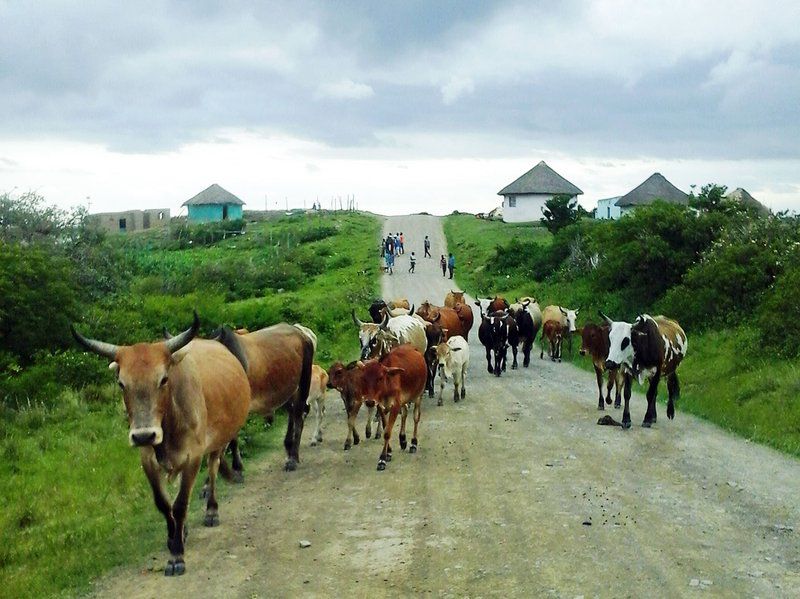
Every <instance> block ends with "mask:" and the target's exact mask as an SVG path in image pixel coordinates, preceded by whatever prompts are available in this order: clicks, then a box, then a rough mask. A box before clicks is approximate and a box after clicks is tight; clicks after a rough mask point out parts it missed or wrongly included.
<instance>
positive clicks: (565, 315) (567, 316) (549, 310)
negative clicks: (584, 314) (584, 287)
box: [542, 305, 581, 356]
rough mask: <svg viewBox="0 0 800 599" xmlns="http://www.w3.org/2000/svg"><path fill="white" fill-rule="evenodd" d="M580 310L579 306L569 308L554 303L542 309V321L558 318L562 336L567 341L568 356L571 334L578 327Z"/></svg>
mask: <svg viewBox="0 0 800 599" xmlns="http://www.w3.org/2000/svg"><path fill="white" fill-rule="evenodd" d="M580 311H581V309H580V308H575V309H574V310H571V309H569V308H564V307H563V306H555V305H550V306H547V307H546V308H545V309H544V310H543V311H542V322H547V321H548V320H558V321H559V322H561V326H562V327H563V331H562V332H563V338H564V339H565V340H566V341H567V349H568V350H569V354H570V356H571V355H572V334H573V333H574V332H575V331H576V330H577V328H578V327H577V323H578V313H579V312H580ZM542 341H544V337H542Z"/></svg>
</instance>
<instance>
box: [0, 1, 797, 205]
mask: <svg viewBox="0 0 800 599" xmlns="http://www.w3.org/2000/svg"><path fill="white" fill-rule="evenodd" d="M0 23H2V24H3V27H2V29H3V35H2V36H0V89H2V93H0V114H1V115H2V118H0V193H2V192H11V193H12V194H18V193H21V192H25V191H28V190H35V191H38V192H39V193H40V194H42V195H44V196H45V197H46V198H47V199H48V200H50V201H52V202H54V203H58V204H59V205H62V206H69V205H74V204H78V203H83V204H85V203H86V202H87V201H89V202H91V210H92V211H106V210H122V209H130V208H155V207H170V208H172V209H173V210H175V211H177V209H178V207H179V206H180V204H181V203H182V202H183V201H184V200H186V199H188V198H189V197H191V196H193V195H194V194H196V193H198V192H199V191H201V190H203V189H204V188H206V187H207V186H208V185H210V184H211V183H219V184H220V185H222V186H223V187H225V188H226V189H228V190H229V191H231V192H232V193H234V194H236V195H238V196H239V197H240V198H242V199H243V200H244V201H245V202H246V203H247V207H248V208H252V209H259V208H263V207H264V206H265V203H268V205H269V207H271V208H272V207H276V206H279V207H283V206H284V204H285V203H286V202H288V204H289V206H303V205H304V203H305V205H307V206H310V205H311V203H312V202H313V201H315V200H316V199H317V198H319V199H320V200H321V201H322V203H323V205H327V204H328V202H329V201H330V198H331V197H333V196H341V197H345V196H347V195H349V194H354V195H355V198H356V200H357V201H358V203H359V207H361V208H363V209H370V210H374V211H376V212H381V213H385V214H397V213H404V212H411V211H418V210H428V211H430V212H434V213H440V214H441V213H448V212H450V211H452V210H454V209H459V210H465V211H483V210H489V209H491V208H493V207H494V206H495V205H497V204H498V203H499V197H498V196H497V195H496V193H497V191H498V190H499V189H501V188H502V187H504V186H505V185H506V184H508V183H510V182H511V181H512V180H514V179H515V178H516V177H518V176H519V175H521V174H522V173H524V172H525V171H526V170H528V169H529V168H531V167H532V166H534V165H535V164H536V163H537V162H539V161H540V160H545V161H547V163H548V164H549V165H550V166H551V167H553V168H554V169H555V170H556V171H557V172H559V173H560V174H561V175H563V176H564V177H566V178H567V179H569V180H570V181H572V182H573V183H575V184H576V185H577V186H578V187H580V188H581V189H583V191H584V195H583V196H582V199H581V201H582V203H583V204H584V205H585V206H587V207H588V208H591V207H593V206H594V205H595V202H596V200H597V199H598V198H603V197H609V196H614V195H620V194H622V193H625V192H627V191H629V190H630V189H632V188H633V187H635V186H636V185H638V184H639V183H641V182H642V181H643V180H644V179H645V178H646V177H648V176H649V175H650V174H651V173H653V172H655V171H658V172H661V173H662V174H663V175H664V176H666V177H667V178H668V179H669V180H670V181H672V182H673V183H674V184H675V185H677V186H678V187H679V188H681V189H683V190H685V191H689V189H690V185H693V184H696V185H698V186H700V185H702V184H704V183H708V182H711V181H713V182H718V183H721V184H724V185H727V186H728V187H729V188H731V189H733V188H735V187H744V188H746V189H747V190H748V191H750V192H751V193H752V194H753V195H754V196H755V197H756V198H758V199H760V200H761V201H763V202H764V203H765V204H767V205H769V206H770V207H772V208H776V209H783V208H790V209H795V210H798V209H800V110H799V109H798V107H799V106H800V2H789V1H783V2H778V1H773V2H770V1H764V0H762V1H760V2H737V1H735V0H727V1H724V2H717V1H713V0H712V1H709V0H706V1H704V2H696V1H691V2H684V1H680V0H674V1H672V2H670V3H665V2H646V1H642V0H634V1H627V0H619V1H604V2H570V1H565V2H552V1H551V2H534V1H527V2H510V1H505V2H504V1H495V2H473V1H470V0H452V1H444V2H437V1H433V0H426V1H422V0H420V1H417V0H404V1H402V2H392V1H383V2H366V1H364V2H342V1H341V0H337V1H336V2H324V1H320V2H303V1H294V2H286V3H272V2H257V3H256V2H252V3H251V2H237V1H235V0H228V1H225V2H206V1H201V0H185V1H180V2H178V1H175V2H141V1H137V2H130V3H117V2H115V3H111V2H92V1H90V0H89V1H86V0H85V1H82V2H74V1H63V2H55V1H50V0H37V1H36V2H21V1H20V2H17V1H4V0H0ZM87 198H89V199H88V200H87ZM174 213H175V212H173V214H174Z"/></svg>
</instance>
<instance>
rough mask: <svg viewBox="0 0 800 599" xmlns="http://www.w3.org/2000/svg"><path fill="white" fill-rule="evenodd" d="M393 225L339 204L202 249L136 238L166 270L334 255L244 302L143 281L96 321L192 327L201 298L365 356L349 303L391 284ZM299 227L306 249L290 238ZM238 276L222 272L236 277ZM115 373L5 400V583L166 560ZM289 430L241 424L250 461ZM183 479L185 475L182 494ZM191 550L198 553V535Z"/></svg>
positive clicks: (219, 310)
mask: <svg viewBox="0 0 800 599" xmlns="http://www.w3.org/2000/svg"><path fill="white" fill-rule="evenodd" d="M380 226H381V223H380V222H379V221H378V220H377V219H376V218H374V217H371V216H368V215H364V214H358V213H356V214H339V213H337V214H328V215H324V216H320V217H317V216H315V217H306V216H305V215H299V216H296V217H291V218H278V219H274V220H270V221H268V222H264V223H258V224H256V225H254V226H250V227H248V233H247V235H245V236H241V237H237V238H235V241H232V240H230V239H228V240H224V241H221V242H219V243H217V244H214V245H213V246H211V247H204V248H197V249H193V250H170V249H167V248H164V247H162V245H161V240H162V237H160V236H159V235H163V233H161V232H158V233H154V234H152V235H150V234H148V235H143V236H131V237H130V238H129V239H122V240H120V242H119V243H121V244H122V245H123V247H124V249H125V251H126V253H127V254H128V257H129V258H130V259H131V260H132V261H134V262H135V263H136V264H139V267H137V268H141V269H142V270H144V269H145V268H146V269H147V272H150V273H151V276H152V277H154V278H159V279H162V280H165V281H168V280H169V279H170V278H171V277H177V276H180V275H179V274H177V273H191V271H192V268H195V267H203V266H204V265H206V264H208V262H209V261H216V262H219V261H224V260H226V259H228V258H229V257H230V256H234V257H235V258H236V259H237V260H245V261H247V260H249V259H250V258H253V259H255V258H256V257H258V256H259V255H262V256H263V255H266V256H268V261H269V263H270V264H271V265H275V264H276V263H277V264H278V266H280V262H281V261H283V260H288V259H293V258H296V257H297V256H300V257H305V258H304V259H315V260H319V262H320V264H319V265H316V266H315V267H314V268H313V269H312V270H313V271H314V274H308V275H307V276H304V277H303V279H302V280H301V281H300V282H299V285H298V286H297V287H296V288H294V289H293V290H292V291H284V292H280V293H279V292H278V291H277V290H275V289H267V290H265V291H263V292H258V290H255V293H256V294H255V295H253V296H251V297H245V298H243V299H240V300H238V301H228V300H227V299H226V295H227V292H226V290H225V289H219V288H217V287H211V288H210V289H203V288H202V287H199V288H197V289H195V290H193V291H192V292H190V293H188V294H180V293H169V292H159V291H158V290H154V289H141V288H140V282H138V281H134V282H133V284H132V286H131V290H130V291H129V292H128V293H127V294H126V295H125V296H124V297H115V298H110V299H109V300H108V301H107V302H105V303H102V304H100V305H97V306H94V307H93V308H92V310H91V315H90V317H89V318H88V319H87V322H86V323H84V324H83V325H82V326H83V327H84V332H85V333H87V334H89V335H91V336H98V337H101V338H102V337H103V336H104V335H112V336H113V338H112V339H110V340H112V341H116V342H128V343H130V342H134V341H140V340H142V339H140V338H126V336H127V335H133V334H139V335H144V336H145V338H149V339H154V338H157V337H158V330H159V328H160V325H161V324H166V325H168V326H170V327H171V328H173V329H177V328H178V327H180V326H186V324H188V322H190V318H191V310H192V308H195V307H196V308H197V309H198V310H199V311H200V313H201V316H202V318H203V325H204V330H208V329H209V328H211V327H213V326H217V325H218V324H220V323H223V322H225V323H229V324H231V325H237V326H246V327H248V328H251V329H256V328H259V327H262V326H267V325H270V324H274V323H276V322H280V321H283V320H285V321H288V322H291V323H294V322H301V323H303V324H306V325H307V326H310V327H311V328H312V329H314V330H315V331H316V332H317V334H318V337H319V351H318V354H317V362H319V363H321V364H322V365H324V366H327V365H328V364H329V363H330V362H332V361H333V360H335V359H342V360H350V359H353V358H355V357H356V356H357V354H358V343H357V340H356V336H355V334H354V331H353V325H352V323H351V322H350V316H349V310H350V307H351V306H355V305H358V306H363V305H365V304H367V303H368V301H369V300H370V299H371V298H373V297H374V296H375V294H376V292H377V290H378V276H377V274H378V268H377V260H376V258H375V251H374V248H375V245H376V243H377V241H378V235H379V232H380ZM270 227H272V231H271V234H270V230H269V228H270ZM287 236H288V239H289V243H290V244H291V245H292V246H294V247H295V248H297V246H300V247H299V250H297V251H296V252H294V250H292V249H291V247H290V248H289V249H287V248H286V247H285V244H286V240H287ZM270 238H272V243H270ZM278 238H280V240H281V245H280V246H278V245H277V241H276V240H277V239H278ZM288 252H292V253H288ZM309 257H310V258H309ZM315 257H316V258H315ZM302 270H303V269H301V271H302ZM137 272H139V271H137ZM234 275H235V272H234V273H227V272H224V271H221V273H220V276H222V277H223V278H224V277H227V276H234ZM199 284H202V279H199ZM276 284H277V283H276ZM98 331H100V332H98ZM103 331H105V332H103ZM134 332H135V333H134ZM98 360H99V358H98ZM108 377H109V380H108V382H107V383H105V384H103V385H101V386H99V387H98V386H90V387H87V388H86V389H84V390H72V389H68V388H63V387H61V388H57V389H56V392H57V394H56V395H55V396H54V398H53V399H51V400H49V401H47V402H46V405H45V404H44V403H41V402H34V403H33V404H32V405H31V406H30V407H25V408H22V409H10V408H5V409H3V407H2V406H3V403H4V402H0V478H2V480H3V484H2V485H0V501H1V502H2V504H3V506H4V509H3V510H2V511H0V538H1V539H2V540H3V543H2V544H0V576H2V580H3V584H2V589H3V590H2V592H0V595H3V596H9V597H19V596H36V597H41V596H57V595H74V594H76V593H82V592H85V591H87V590H88V589H89V585H90V582H91V580H92V579H94V578H96V577H98V576H100V575H101V574H103V573H104V572H106V571H108V570H109V569H111V568H114V567H116V566H121V565H127V566H129V565H132V564H136V563H140V562H141V559H142V558H143V557H146V556H148V555H155V556H158V560H157V562H156V565H157V566H163V563H162V562H163V561H164V560H166V550H165V549H164V545H165V525H164V522H163V518H162V517H161V515H160V514H159V513H158V511H157V510H156V509H155V507H154V505H153V500H152V496H151V493H150V489H149V485H148V484H147V482H146V479H145V477H144V475H143V474H142V472H141V467H140V465H139V457H138V452H137V451H135V450H134V449H132V448H130V447H129V446H128V443H127V422H126V419H125V416H124V410H123V407H122V402H121V398H120V397H119V392H118V390H117V388H116V385H114V384H113V382H111V375H110V374H109V375H108ZM7 405H11V404H7ZM14 405H16V404H14ZM285 430H286V424H285V418H284V417H283V416H282V415H279V417H278V419H276V422H275V424H274V425H273V426H272V427H270V428H269V429H265V427H264V424H263V421H262V419H261V418H258V417H252V418H250V420H249V422H248V424H247V426H246V427H245V429H244V431H243V432H242V434H241V435H240V439H241V440H242V442H243V443H242V445H243V453H244V455H245V459H246V462H245V467H246V468H247V467H248V464H247V461H248V458H252V457H253V456H255V455H260V454H263V453H265V452H268V451H272V450H275V451H283V449H282V440H283V435H284V433H285ZM250 468H252V462H251V465H250ZM201 476H204V475H203V474H201ZM198 488H199V487H198ZM244 488H245V489H246V485H245V487H244ZM175 490H176V489H175V486H174V485H173V486H172V487H171V493H172V494H173V495H174V493H175ZM231 492H234V493H235V492H237V491H236V490H235V487H231V486H228V485H227V484H225V483H222V484H221V485H220V494H221V497H222V499H223V500H222V501H221V502H220V511H221V516H222V518H225V513H226V512H225V501H224V498H225V496H226V495H228V494H229V493H231ZM190 513H191V514H192V515H191V516H190V520H189V525H190V527H197V526H201V525H202V524H201V521H200V518H201V515H200V514H201V506H200V504H199V499H198V498H197V492H195V493H194V497H193V505H192V507H191V511H190ZM187 549H188V551H189V552H190V553H191V551H192V541H191V536H190V540H189V544H188V548H187Z"/></svg>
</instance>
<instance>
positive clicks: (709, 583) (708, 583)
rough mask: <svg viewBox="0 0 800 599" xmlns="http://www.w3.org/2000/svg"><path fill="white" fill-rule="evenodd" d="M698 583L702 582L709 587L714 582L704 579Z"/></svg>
mask: <svg viewBox="0 0 800 599" xmlns="http://www.w3.org/2000/svg"><path fill="white" fill-rule="evenodd" d="M700 584H702V585H703V586H704V587H710V586H711V585H712V584H714V582H713V581H711V580H708V579H704V580H701V581H700Z"/></svg>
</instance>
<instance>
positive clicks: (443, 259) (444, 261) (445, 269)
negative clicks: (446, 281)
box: [439, 254, 447, 277]
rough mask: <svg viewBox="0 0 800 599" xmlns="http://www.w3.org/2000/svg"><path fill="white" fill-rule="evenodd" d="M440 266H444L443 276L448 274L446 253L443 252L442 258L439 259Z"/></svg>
mask: <svg viewBox="0 0 800 599" xmlns="http://www.w3.org/2000/svg"><path fill="white" fill-rule="evenodd" d="M439 266H441V267H442V276H443V277H444V276H447V260H446V259H445V257H444V254H442V259H441V260H439Z"/></svg>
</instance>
